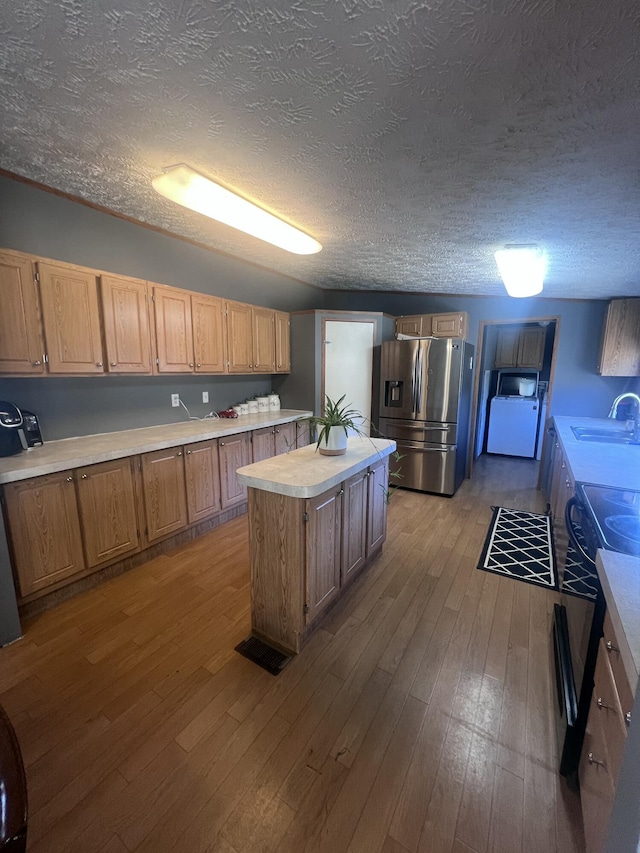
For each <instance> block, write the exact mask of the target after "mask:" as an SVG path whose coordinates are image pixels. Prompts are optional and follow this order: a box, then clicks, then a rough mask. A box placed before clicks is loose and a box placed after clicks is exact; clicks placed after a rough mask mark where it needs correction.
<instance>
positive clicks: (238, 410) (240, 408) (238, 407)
mask: <svg viewBox="0 0 640 853" xmlns="http://www.w3.org/2000/svg"><path fill="white" fill-rule="evenodd" d="M232 408H233V411H234V412H235V413H236V415H241V414H242V406H233V407H232Z"/></svg>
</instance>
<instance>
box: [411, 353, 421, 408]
mask: <svg viewBox="0 0 640 853" xmlns="http://www.w3.org/2000/svg"><path fill="white" fill-rule="evenodd" d="M419 352H420V350H416V351H415V352H414V354H413V375H412V376H411V412H412V414H414V415H415V414H416V412H417V411H418V354H419Z"/></svg>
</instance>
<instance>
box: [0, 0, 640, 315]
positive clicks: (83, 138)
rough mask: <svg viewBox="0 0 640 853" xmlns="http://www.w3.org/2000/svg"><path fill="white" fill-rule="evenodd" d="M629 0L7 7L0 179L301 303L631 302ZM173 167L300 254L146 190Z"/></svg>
mask: <svg viewBox="0 0 640 853" xmlns="http://www.w3.org/2000/svg"><path fill="white" fill-rule="evenodd" d="M639 44H640V6H639V4H638V3H634V2H632V0H558V2H556V0H118V2H113V0H93V2H87V0H19V2H15V3H8V2H5V3H3V4H2V9H1V11H0V166H2V167H3V168H5V169H8V170H10V171H13V172H16V173H18V174H20V175H24V176H26V177H28V178H31V179H33V180H35V181H39V182H42V183H44V184H47V185H48V186H51V187H54V188H56V189H60V190H63V191H66V192H68V193H71V194H73V195H77V196H80V197H82V198H85V199H87V200H90V201H92V202H95V203H98V204H101V205H104V206H106V207H108V208H111V209H112V210H115V211H118V212H120V213H123V214H126V215H128V216H131V217H134V218H136V219H139V220H142V221H144V222H148V223H151V224H153V225H157V226H162V227H164V228H166V229H168V230H170V231H172V232H174V233H176V234H181V235H184V236H187V237H190V238H193V239H195V240H198V241H200V242H202V243H205V244H207V245H208V246H211V247H212V248H214V249H220V250H223V251H225V252H228V253H231V254H233V255H236V256H238V257H241V258H244V259H247V260H250V261H252V262H254V263H259V264H263V265H265V266H267V267H270V268H272V269H276V270H278V271H281V272H284V273H287V274H289V275H293V276H295V277H297V278H300V279H303V280H305V281H309V282H312V283H314V284H316V285H319V286H321V287H338V288H350V289H351V288H368V289H377V288H380V289H388V290H405V291H430V292H442V293H470V294H494V293H495V294H502V293H504V291H503V288H502V286H501V284H500V282H499V279H498V277H497V270H496V268H495V264H494V261H493V255H492V253H493V251H494V250H495V249H496V248H499V247H500V246H501V245H503V244H504V243H510V242H526V243H529V242H537V243H539V244H540V245H542V246H544V247H545V249H546V250H547V252H548V255H549V272H548V279H547V285H546V287H545V293H546V294H547V295H549V296H561V297H574V298H577V297H597V298H603V297H607V296H613V295H637V294H639V293H640V240H639V239H638V238H639V234H640V181H639V164H640V133H639V130H640V121H639V118H640V97H639V94H640V92H639V88H640V51H639V48H638V45H639ZM180 162H184V163H187V164H189V165H191V166H192V167H194V168H196V169H198V170H200V171H202V172H204V173H205V174H208V175H209V176H211V177H212V178H215V179H218V180H221V181H222V182H224V183H225V184H226V185H228V186H231V187H235V188H238V189H240V190H241V191H242V192H243V193H244V194H246V195H248V196H250V197H253V198H254V199H258V200H261V201H262V202H263V203H264V204H265V206H268V207H269V208H270V209H272V210H274V211H277V212H279V213H280V214H281V215H282V216H283V217H284V218H287V219H289V220H290V221H291V222H293V223H294V224H296V225H298V226H299V227H301V228H303V229H304V230H306V231H308V232H309V233H310V234H312V235H313V236H314V237H316V238H317V239H319V240H320V242H321V243H323V245H324V249H323V251H322V252H320V254H318V255H313V256H307V257H298V256H294V255H289V254H287V253H285V252H283V251H282V250H280V249H275V248H271V247H268V246H267V245H266V244H263V243H261V242H259V241H257V240H255V239H253V238H250V237H245V236H242V235H240V234H238V232H235V231H232V230H231V229H229V228H227V227H225V226H222V225H217V224H215V223H212V222H210V221H209V220H206V219H204V218H203V217H200V216H199V215H197V214H195V213H191V212H189V211H185V210H183V209H181V208H178V207H176V206H174V205H172V204H171V202H169V201H167V200H166V199H163V198H161V197H159V196H157V195H156V194H155V193H154V191H153V190H152V189H151V184H150V181H151V178H152V177H153V176H154V175H156V174H158V173H159V172H160V171H161V170H162V168H163V167H165V166H168V165H172V164H175V163H180Z"/></svg>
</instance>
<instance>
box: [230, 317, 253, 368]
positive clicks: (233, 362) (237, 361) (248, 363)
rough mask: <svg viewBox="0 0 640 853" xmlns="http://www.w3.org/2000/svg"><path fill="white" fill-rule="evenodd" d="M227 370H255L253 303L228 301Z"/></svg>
mask: <svg viewBox="0 0 640 853" xmlns="http://www.w3.org/2000/svg"><path fill="white" fill-rule="evenodd" d="M225 314H226V327H227V371H228V372H229V373H252V372H253V340H252V314H251V305H245V304H244V302H226V303H225Z"/></svg>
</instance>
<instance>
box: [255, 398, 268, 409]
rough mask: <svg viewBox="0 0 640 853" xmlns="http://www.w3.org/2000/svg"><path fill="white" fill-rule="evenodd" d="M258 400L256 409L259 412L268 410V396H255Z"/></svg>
mask: <svg viewBox="0 0 640 853" xmlns="http://www.w3.org/2000/svg"><path fill="white" fill-rule="evenodd" d="M256 400H257V401H258V411H259V412H268V411H269V398H268V397H256Z"/></svg>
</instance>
